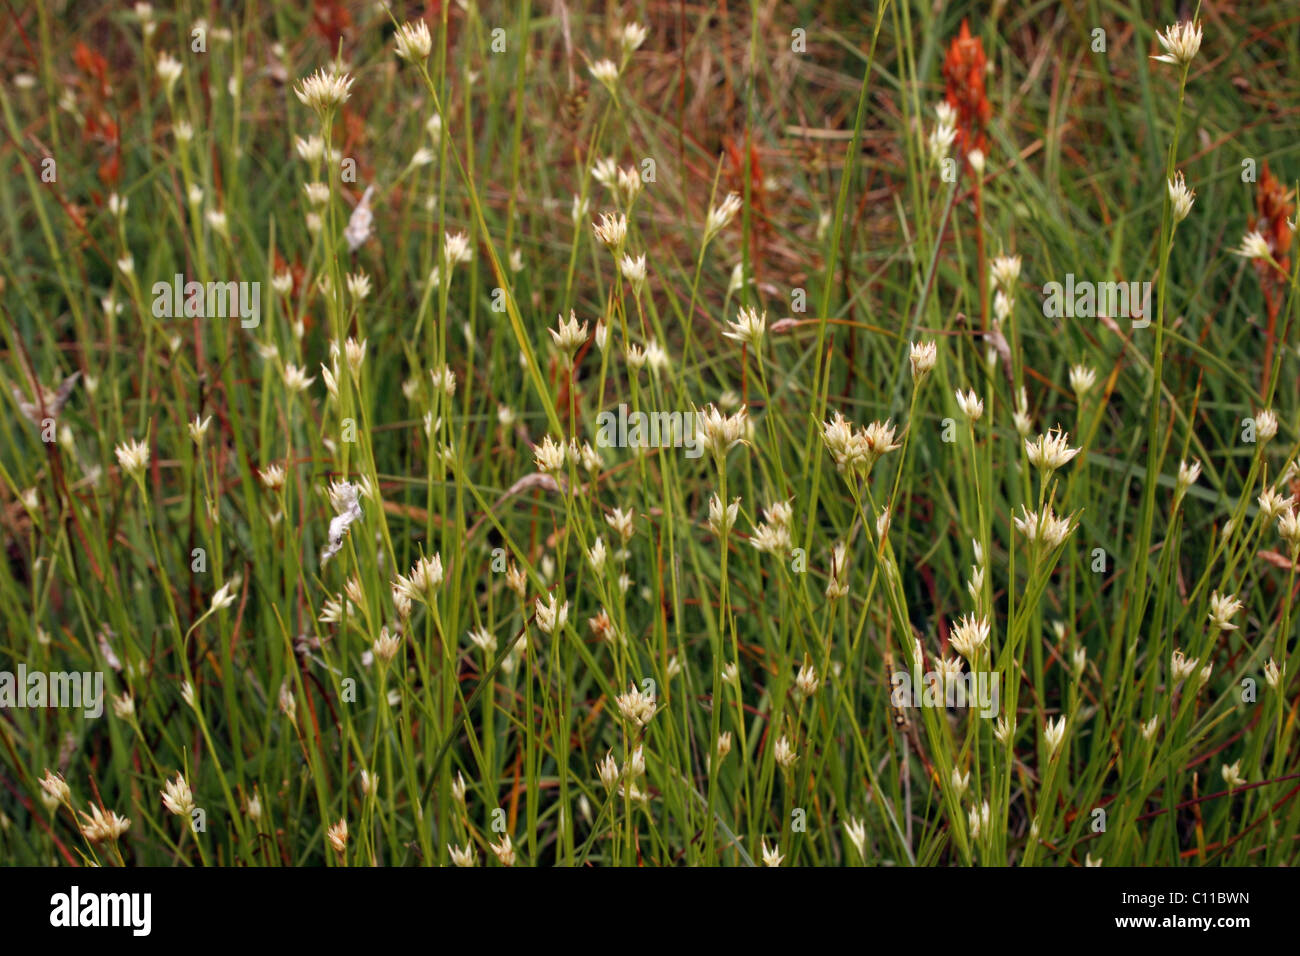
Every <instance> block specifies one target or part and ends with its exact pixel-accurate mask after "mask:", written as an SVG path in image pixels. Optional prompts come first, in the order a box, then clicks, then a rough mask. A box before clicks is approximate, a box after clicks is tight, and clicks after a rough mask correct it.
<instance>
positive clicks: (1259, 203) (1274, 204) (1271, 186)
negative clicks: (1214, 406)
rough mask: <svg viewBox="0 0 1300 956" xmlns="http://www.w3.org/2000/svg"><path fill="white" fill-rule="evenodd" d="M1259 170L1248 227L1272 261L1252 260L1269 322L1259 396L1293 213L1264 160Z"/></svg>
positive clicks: (1269, 361)
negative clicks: (1263, 243) (1256, 234)
mask: <svg viewBox="0 0 1300 956" xmlns="http://www.w3.org/2000/svg"><path fill="white" fill-rule="evenodd" d="M1262 173H1263V174H1262V175H1261V176H1260V179H1259V186H1258V187H1257V188H1256V189H1255V216H1254V217H1253V218H1252V219H1251V220H1250V223H1249V227H1250V228H1251V229H1253V230H1255V231H1256V232H1258V233H1259V234H1260V235H1262V236H1263V237H1264V241H1265V242H1267V243H1268V249H1269V252H1270V253H1271V254H1272V257H1273V262H1267V261H1265V260H1263V259H1255V260H1254V263H1255V272H1256V274H1258V276H1259V286H1260V289H1261V290H1262V291H1263V293H1264V307H1265V309H1266V311H1267V315H1268V324H1267V326H1266V327H1265V329H1264V367H1263V369H1262V370H1261V373H1260V374H1261V376H1262V377H1261V379H1260V386H1259V393H1260V395H1261V396H1267V394H1268V387H1269V383H1270V382H1271V381H1272V380H1273V353H1274V349H1275V346H1276V342H1277V316H1278V312H1280V311H1281V308H1282V298H1283V293H1284V292H1285V281H1286V277H1287V273H1288V272H1289V271H1290V266H1291V260H1290V258H1289V257H1288V256H1287V254H1286V253H1287V250H1288V249H1290V248H1291V227H1290V226H1289V225H1287V220H1289V219H1290V218H1291V217H1292V216H1294V215H1295V206H1294V204H1293V203H1292V199H1293V198H1294V197H1292V196H1291V194H1290V193H1288V192H1287V190H1286V189H1285V188H1284V187H1283V186H1282V184H1281V183H1279V182H1278V181H1277V179H1276V178H1275V177H1274V176H1273V174H1272V172H1270V171H1269V168H1268V163H1264V168H1263V171H1262ZM1274 262H1275V263H1276V265H1274Z"/></svg>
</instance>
